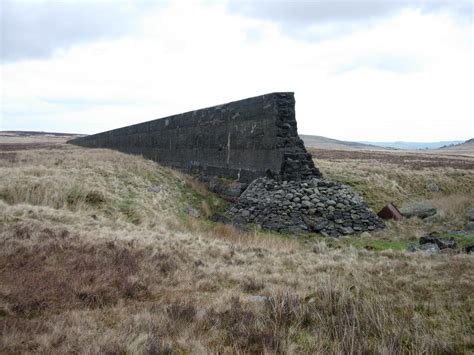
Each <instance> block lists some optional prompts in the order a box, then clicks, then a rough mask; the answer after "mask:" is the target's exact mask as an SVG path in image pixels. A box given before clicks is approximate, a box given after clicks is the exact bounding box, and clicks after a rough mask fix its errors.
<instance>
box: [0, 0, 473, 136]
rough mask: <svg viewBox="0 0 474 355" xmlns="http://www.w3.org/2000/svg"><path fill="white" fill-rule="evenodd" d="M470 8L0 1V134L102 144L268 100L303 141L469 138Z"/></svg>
mask: <svg viewBox="0 0 474 355" xmlns="http://www.w3.org/2000/svg"><path fill="white" fill-rule="evenodd" d="M473 13H474V2H473V1H472V0H470V1H464V0H431V1H425V0H412V1H405V0H398V1H397V0H394V1H390V0H385V1H384V0H344V1H341V0H332V1H330V0H324V1H309V0H306V1H300V0H292V1H277V0H274V1H263V0H262V1H236V0H227V1H225V0H222V1H212V0H206V1H204V0H202V1H192V0H187V1H145V0H141V1H132V0H130V1H126V0H110V1H107V0H104V1H100V0H98V1H79V0H77V1H73V0H64V1H60V0H51V1H46V0H35V1H19V0H18V1H11V0H0V20H1V21H0V31H1V42H0V44H1V47H0V54H1V55H0V100H1V101H0V130H37V131H52V132H71V133H87V134H91V133H97V132H101V131H104V130H109V129H114V128H118V127H123V126H127V125H130V124H134V123H139V122H144V121H148V120H152V119H156V118H161V117H165V116H169V115H172V114H177V113H181V112H186V111H190V110H195V109H199V108H204V107H208V106H214V105H218V104H222V103H225V102H229V101H235V100H239V99H243V98H247V97H252V96H257V95H262V94H265V93H271V92H277V91H291V92H294V93H295V99H296V118H297V122H298V130H299V133H301V134H311V135H321V136H326V137H330V138H336V139H342V140H352V141H356V140H359V141H362V140H363V141H395V140H405V141H424V142H428V141H440V140H466V139H470V138H473V137H474V108H473V102H474V95H473V93H474V80H473V79H474V69H473V63H474V55H473V48H474V25H473Z"/></svg>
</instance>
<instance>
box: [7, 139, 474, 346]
mask: <svg viewBox="0 0 474 355" xmlns="http://www.w3.org/2000/svg"><path fill="white" fill-rule="evenodd" d="M0 148H1V147H0ZM8 153H9V155H5V156H4V157H8V158H4V159H0V332H1V334H0V353H30V352H33V353H48V354H50V353H57V354H63V353H122V354H127V353H131V354H132V353H133V354H135V353H138V354H151V353H176V354H186V353H276V352H285V353H321V354H326V353H344V354H346V353H385V354H397V353H465V352H469V351H472V350H473V349H474V338H473V334H474V332H473V330H474V329H473V322H472V317H473V308H472V304H473V302H472V301H473V300H472V295H473V294H474V286H473V285H474V272H473V270H474V268H473V266H474V263H473V261H474V259H473V257H472V256H470V255H466V254H453V255H450V254H439V255H428V254H419V253H415V254H409V253H406V252H404V251H403V245H404V244H403V243H407V242H411V241H413V240H415V239H416V238H417V237H418V236H420V235H421V234H422V233H424V232H425V231H429V230H430V229H432V228H440V227H441V226H443V225H444V223H447V222H448V221H451V222H450V223H454V224H456V223H458V224H459V223H462V217H459V211H461V210H462V209H463V208H464V207H465V206H466V205H467V204H468V199H470V198H471V200H470V201H472V191H470V192H469V191H467V188H465V187H464V185H465V184H469V183H471V182H472V172H469V171H467V172H466V171H459V170H458V171H456V170H455V169H454V170H453V171H451V170H450V171H445V170H436V169H444V168H433V169H434V170H433V171H432V170H429V171H425V172H423V173H421V172H416V171H411V170H408V169H407V170H406V171H405V170H400V171H399V172H398V173H395V172H393V169H387V168H386V167H384V166H383V165H382V166H379V167H378V169H379V170H377V168H376V167H375V166H374V164H373V163H372V164H368V163H367V164H366V165H364V164H359V163H357V164H355V163H354V162H351V161H346V162H343V161H341V162H337V163H335V162H332V161H322V160H318V161H317V163H318V165H319V166H320V167H321V169H322V170H323V172H324V173H325V174H327V175H329V176H332V177H336V178H340V179H341V180H343V181H346V182H350V183H352V184H353V185H354V186H356V187H357V188H359V189H361V190H362V192H363V193H364V194H365V195H366V197H367V198H368V200H369V201H370V203H371V204H372V205H373V206H377V204H379V203H380V202H381V201H382V200H383V199H385V198H390V199H397V198H399V199H400V200H409V199H432V200H433V201H435V202H436V201H439V206H440V207H442V208H443V209H444V210H445V216H444V217H442V218H441V219H440V220H437V221H434V222H424V221H419V220H407V221H403V222H401V223H397V224H395V223H392V224H389V229H388V230H386V231H383V232H379V233H376V234H373V235H370V236H368V237H364V238H360V237H351V238H344V239H339V240H335V239H334V240H333V239H325V240H323V239H321V238H319V237H318V236H309V237H307V238H295V237H293V236H281V235H275V234H271V233H264V232H261V231H258V230H254V231H250V232H241V231H238V230H235V229H234V228H232V227H230V226H224V225H220V224H214V223H210V222H207V221H206V220H205V219H196V218H192V217H190V216H188V215H187V214H186V213H185V210H186V208H187V206H188V205H192V206H194V208H196V209H198V210H199V211H200V213H201V215H203V216H205V215H209V214H211V213H213V211H218V210H221V209H222V208H223V206H224V202H223V201H222V200H221V199H219V198H218V197H216V196H214V195H213V194H210V193H208V192H207V191H206V190H205V189H203V187H202V186H200V185H199V184H197V183H196V182H194V181H193V180H191V179H189V178H188V177H186V176H184V175H182V174H180V173H177V172H176V171H174V170H171V169H168V168H163V167H161V166H159V165H158V164H155V163H153V162H151V161H147V160H144V159H142V158H140V157H135V156H128V155H125V154H122V153H118V152H113V151H109V150H87V149H83V148H79V147H73V146H67V145H64V144H55V145H54V146H49V147H48V148H44V147H42V146H39V147H37V148H36V149H33V148H32V147H31V145H28V149H23V148H22V146H21V145H18V146H17V147H16V150H15V149H13V148H12V147H11V145H9V152H8ZM433 178H436V181H437V183H439V184H440V185H441V186H440V187H441V192H440V193H439V194H437V195H429V194H427V193H426V192H425V191H424V190H423V189H422V186H423V184H424V183H425V182H426V181H428V180H431V179H433ZM364 181H365V184H364ZM456 181H457V183H459V184H460V187H459V189H460V190H457V189H456V187H455V186H456ZM364 186H365V187H364ZM471 186H472V185H471ZM150 187H154V188H156V187H159V188H160V191H159V192H153V191H151V190H150ZM450 210H453V211H454V212H453V214H452V215H450V213H451V212H450ZM443 218H444V219H443ZM365 244H370V245H374V246H376V249H377V250H375V251H367V250H365V249H364V248H363V247H364V246H365ZM359 248H360V249H359Z"/></svg>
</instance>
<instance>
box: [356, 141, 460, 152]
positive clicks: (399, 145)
mask: <svg viewBox="0 0 474 355" xmlns="http://www.w3.org/2000/svg"><path fill="white" fill-rule="evenodd" d="M360 143H362V144H370V145H375V146H378V147H384V148H392V149H404V150H418V149H438V148H441V147H444V146H449V145H454V144H460V143H464V141H442V142H403V141H396V142H365V141H363V142H360Z"/></svg>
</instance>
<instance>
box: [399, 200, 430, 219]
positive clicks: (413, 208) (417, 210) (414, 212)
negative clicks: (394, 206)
mask: <svg viewBox="0 0 474 355" xmlns="http://www.w3.org/2000/svg"><path fill="white" fill-rule="evenodd" d="M436 212H437V209H436V207H434V206H433V205H432V204H430V203H427V202H417V203H413V204H410V205H406V206H404V207H402V208H400V213H401V214H402V215H403V216H405V217H407V218H411V217H418V218H421V219H423V218H426V217H430V216H433V215H435V214H436Z"/></svg>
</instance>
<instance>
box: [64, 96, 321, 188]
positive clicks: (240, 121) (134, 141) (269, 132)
mask: <svg viewBox="0 0 474 355" xmlns="http://www.w3.org/2000/svg"><path fill="white" fill-rule="evenodd" d="M70 143H72V144H76V145H80V146H84V147H91V148H111V149H116V150H119V151H122V152H126V153H131V154H138V155H143V156H144V157H145V158H148V159H152V160H155V161H157V162H159V163H162V164H164V165H168V166H172V167H175V168H177V169H179V170H182V171H184V172H187V173H199V174H203V175H207V176H219V177H224V178H230V179H234V180H238V181H241V182H246V183H249V182H251V181H252V180H254V179H256V178H258V177H261V176H272V177H273V178H275V179H277V180H282V179H283V180H296V181H299V180H304V179H307V178H310V177H312V176H320V173H319V171H318V169H316V168H315V166H314V163H313V161H312V159H311V156H310V154H308V152H307V151H306V149H305V147H304V144H303V141H302V140H301V139H300V138H299V137H298V130H297V125H296V119H295V100H294V95H293V93H272V94H267V95H262V96H257V97H253V98H249V99H245V100H240V101H235V102H231V103H227V104H224V105H219V106H214V107H209V108H205V109H201V110H197V111H191V112H186V113H183V114H179V115H174V116H169V117H166V118H161V119H157V120H153V121H149V122H145V123H140V124H136V125H133V126H128V127H124V128H119V129H115V130H112V131H108V132H103V133H99V134H95V135H91V136H87V137H81V138H77V139H74V140H72V141H70Z"/></svg>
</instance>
